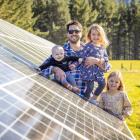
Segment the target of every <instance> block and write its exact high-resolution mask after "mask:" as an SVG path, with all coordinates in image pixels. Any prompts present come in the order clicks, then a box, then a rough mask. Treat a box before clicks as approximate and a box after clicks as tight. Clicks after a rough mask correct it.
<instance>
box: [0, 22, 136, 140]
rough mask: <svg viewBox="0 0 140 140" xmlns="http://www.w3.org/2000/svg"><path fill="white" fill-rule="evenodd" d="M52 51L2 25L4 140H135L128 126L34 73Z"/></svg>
mask: <svg viewBox="0 0 140 140" xmlns="http://www.w3.org/2000/svg"><path fill="white" fill-rule="evenodd" d="M53 45H54V44H53V43H51V42H49V41H47V40H44V39H42V38H39V37H37V36H34V35H32V34H31V33H28V32H26V31H24V30H22V29H20V28H18V27H16V26H14V25H12V24H10V23H8V22H6V21H3V20H0V139H1V140H20V139H21V140H23V139H24V140H86V139H87V140H88V139H90V140H93V139H94V140H109V139H110V140H132V139H135V138H134V136H133V135H132V133H131V132H130V130H129V129H128V127H127V125H126V124H125V123H124V124H120V123H119V122H120V121H119V120H118V119H117V118H115V117H113V116H112V115H110V114H108V113H106V112H105V111H103V110H102V109H100V108H98V107H96V106H94V105H92V104H89V103H87V102H85V101H84V100H82V99H81V98H80V97H79V96H77V95H76V94H74V93H72V92H70V91H68V90H67V89H65V88H64V87H62V86H60V85H59V84H57V83H55V82H53V81H51V80H48V79H46V78H44V77H42V76H40V75H38V73H37V72H35V71H34V70H33V69H31V67H32V66H34V65H39V64H41V63H42V61H43V60H44V59H45V58H46V57H47V56H49V54H50V49H51V47H52V46H53Z"/></svg>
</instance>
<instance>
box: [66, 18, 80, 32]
mask: <svg viewBox="0 0 140 140" xmlns="http://www.w3.org/2000/svg"><path fill="white" fill-rule="evenodd" d="M71 25H76V26H78V27H79V29H80V30H81V31H82V25H81V23H80V22H78V21H77V20H72V21H70V22H68V23H67V25H66V28H67V31H68V30H69V26H71Z"/></svg>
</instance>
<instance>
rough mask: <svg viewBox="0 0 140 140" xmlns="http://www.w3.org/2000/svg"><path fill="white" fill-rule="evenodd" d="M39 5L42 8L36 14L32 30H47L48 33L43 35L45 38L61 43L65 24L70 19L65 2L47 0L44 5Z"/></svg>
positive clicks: (63, 37)
mask: <svg viewBox="0 0 140 140" xmlns="http://www.w3.org/2000/svg"><path fill="white" fill-rule="evenodd" d="M40 5H41V4H40ZM40 5H39V7H43V8H42V9H43V10H42V12H41V13H40V14H38V17H37V20H36V23H35V25H34V30H40V32H47V33H48V35H47V36H44V37H45V38H47V39H48V40H50V41H52V42H54V43H57V44H63V43H64V41H65V39H66V28H65V25H66V23H67V22H68V21H69V20H70V15H69V9H68V4H67V2H66V1H60V0H47V1H46V3H45V6H40ZM44 7H45V8H44ZM36 9H37V8H36Z"/></svg>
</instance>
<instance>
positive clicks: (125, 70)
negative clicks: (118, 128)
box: [105, 60, 140, 140]
mask: <svg viewBox="0 0 140 140" xmlns="http://www.w3.org/2000/svg"><path fill="white" fill-rule="evenodd" d="M111 64H112V69H111V71H114V70H119V71H121V72H122V75H123V80H124V83H125V88H126V91H127V93H128V96H129V99H130V101H131V103H132V107H133V114H132V116H131V117H130V118H128V119H127V120H126V122H127V124H128V127H129V128H130V130H131V131H132V133H133V135H134V136H135V138H136V140H140V61H133V60H132V61H127V60H126V61H120V60H117V61H111ZM107 75H108V73H107V74H106V75H105V76H107Z"/></svg>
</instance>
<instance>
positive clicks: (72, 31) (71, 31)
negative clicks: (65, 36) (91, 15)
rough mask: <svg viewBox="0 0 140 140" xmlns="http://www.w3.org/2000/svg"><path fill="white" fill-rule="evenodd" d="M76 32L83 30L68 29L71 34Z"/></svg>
mask: <svg viewBox="0 0 140 140" xmlns="http://www.w3.org/2000/svg"><path fill="white" fill-rule="evenodd" d="M74 32H75V33H76V34H78V33H80V32H81V30H68V33H69V34H73V33H74Z"/></svg>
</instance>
